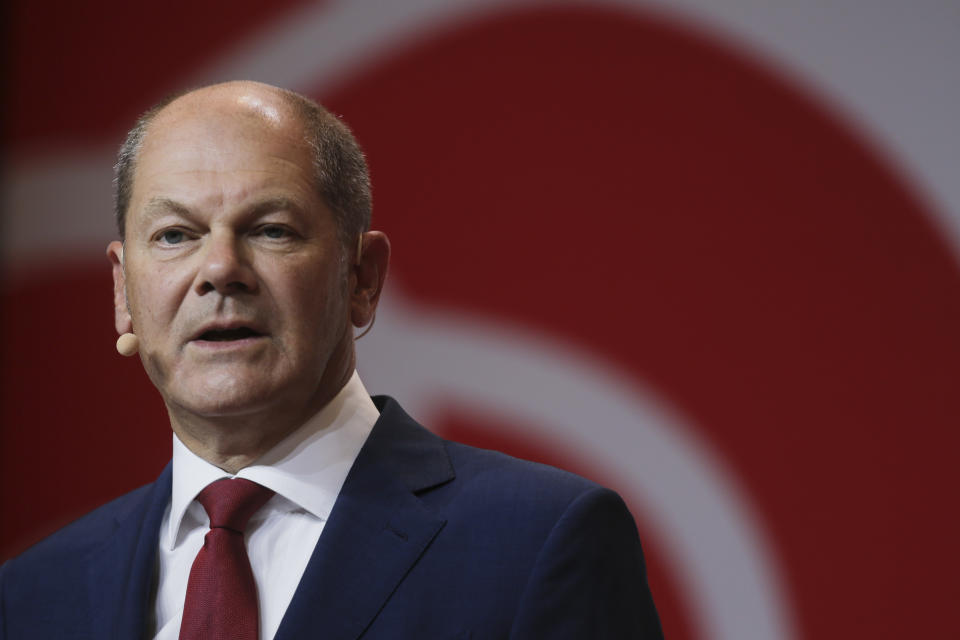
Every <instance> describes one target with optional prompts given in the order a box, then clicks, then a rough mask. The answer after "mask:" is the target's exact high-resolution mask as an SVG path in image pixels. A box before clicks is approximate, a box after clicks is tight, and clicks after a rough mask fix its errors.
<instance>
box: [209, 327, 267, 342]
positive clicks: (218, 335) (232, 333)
mask: <svg viewBox="0 0 960 640" xmlns="http://www.w3.org/2000/svg"><path fill="white" fill-rule="evenodd" d="M262 335H263V334H262V333H260V332H259V331H254V330H253V329H251V328H249V327H237V328H235V329H211V330H209V331H204V332H203V333H201V334H200V335H199V336H198V337H197V338H196V339H197V340H206V341H208V342H229V341H231V340H244V339H246V338H258V337H260V336H262Z"/></svg>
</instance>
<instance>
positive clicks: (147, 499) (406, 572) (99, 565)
mask: <svg viewBox="0 0 960 640" xmlns="http://www.w3.org/2000/svg"><path fill="white" fill-rule="evenodd" d="M375 400H376V401H377V406H378V408H380V410H381V417H380V419H379V420H378V422H377V424H376V426H375V427H374V429H373V431H372V433H371V435H370V438H369V439H368V441H367V442H366V444H365V445H364V447H363V449H362V451H361V452H360V455H359V456H358V458H357V460H356V462H355V464H354V465H353V468H352V469H351V471H350V474H349V476H348V477H347V480H346V482H345V483H344V486H343V489H342V491H341V493H340V496H339V498H338V499H337V502H336V504H335V506H334V508H333V511H332V513H331V515H330V519H329V521H328V522H327V524H326V526H325V528H324V531H323V535H322V536H320V541H319V542H318V544H317V547H316V549H315V550H314V552H313V555H312V557H311V559H310V562H309V564H308V566H307V569H306V572H305V573H304V576H303V579H302V580H301V582H300V585H299V587H298V589H297V591H296V593H295V595H294V597H293V600H292V602H291V603H290V606H289V608H288V609H287V612H286V615H285V616H284V618H283V621H282V623H281V625H280V628H279V630H278V632H277V635H276V638H277V640H293V639H295V638H325V639H327V640H354V639H356V638H361V637H362V638H364V639H365V640H369V639H373V638H416V639H418V640H420V639H425V638H476V639H480V638H577V639H580V640H582V639H584V638H644V639H646V638H661V637H662V634H661V631H660V624H659V621H658V619H657V614H656V611H655V609H654V605H653V600H652V598H651V595H650V591H649V588H648V587H647V581H646V575H645V568H644V561H643V557H642V554H641V551H640V542H639V540H638V538H637V531H636V527H635V526H634V522H633V519H632V517H631V516H630V513H629V512H628V511H627V509H626V507H625V506H624V504H623V502H622V501H621V500H620V498H619V497H618V496H617V495H616V494H615V493H613V492H612V491H610V490H608V489H604V488H602V487H600V486H597V485H595V484H593V483H591V482H589V481H587V480H584V479H582V478H579V477H577V476H574V475H572V474H569V473H566V472H563V471H560V470H557V469H553V468H551V467H546V466H543V465H537V464H534V463H530V462H525V461H521V460H516V459H514V458H510V457H508V456H505V455H503V454H500V453H496V452H492V451H484V450H479V449H474V448H471V447H467V446H465V445H461V444H457V443H453V442H449V441H445V440H442V439H441V438H438V437H437V436H435V435H433V434H431V433H429V432H428V431H426V430H425V429H424V428H423V427H421V426H420V425H418V424H417V423H416V422H414V421H413V420H412V419H411V418H410V417H409V416H407V415H406V413H404V411H403V410H402V409H401V408H400V406H399V405H398V404H397V403H396V402H395V401H393V400H392V399H390V398H385V397H380V398H375ZM170 486H171V485H170V467H169V465H168V466H167V468H166V469H165V470H164V471H163V473H162V474H161V475H160V477H159V478H158V479H157V481H156V482H154V483H153V484H150V485H147V486H145V487H141V488H140V489H137V490H136V491H133V492H132V493H129V494H127V495H125V496H123V497H121V498H119V499H117V500H115V501H113V502H111V503H109V504H107V505H105V506H103V507H101V508H99V509H97V510H96V511H94V512H92V513H90V514H88V515H87V516H85V517H84V518H81V519H80V520H78V521H77V522H75V523H73V524H71V525H69V526H68V527H66V528H65V529H62V530H61V531H59V532H58V533H56V534H54V535H53V536H51V537H49V538H47V539H46V540H44V541H43V542H40V543H39V544H37V545H36V546H34V547H32V548H31V549H29V550H28V551H26V552H25V553H23V554H22V555H20V556H18V557H16V558H14V559H12V560H10V561H9V562H7V563H6V564H5V565H4V566H3V567H2V569H0V638H3V639H4V640H15V639H20V638H56V639H58V640H67V639H71V638H77V639H80V638H97V639H99V638H118V639H124V640H126V639H130V638H140V637H143V635H144V630H145V628H146V625H147V623H148V620H149V619H150V615H151V609H152V598H153V595H152V589H153V583H154V581H155V563H156V549H157V545H158V536H159V527H160V521H161V519H162V517H163V512H164V510H165V507H166V505H167V502H168V501H169V499H170Z"/></svg>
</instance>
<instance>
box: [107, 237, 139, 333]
mask: <svg viewBox="0 0 960 640" xmlns="http://www.w3.org/2000/svg"><path fill="white" fill-rule="evenodd" d="M107 258H108V259H109V260H110V264H111V266H112V267H113V318H114V320H113V322H114V325H115V326H116V328H117V333H131V332H132V331H133V320H132V319H131V318H130V311H129V310H128V309H127V278H126V275H125V274H124V271H123V243H122V242H120V241H119V240H114V241H113V242H111V243H110V244H108V245H107Z"/></svg>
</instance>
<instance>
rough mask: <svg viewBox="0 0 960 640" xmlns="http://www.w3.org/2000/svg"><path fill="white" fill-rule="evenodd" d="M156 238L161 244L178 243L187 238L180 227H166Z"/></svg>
mask: <svg viewBox="0 0 960 640" xmlns="http://www.w3.org/2000/svg"><path fill="white" fill-rule="evenodd" d="M157 239H158V240H159V241H160V242H161V243H163V244H180V243H181V242H183V241H184V240H186V239H187V234H185V233H184V232H183V230H182V229H167V230H166V231H163V232H162V233H161V234H160V235H159V236H157Z"/></svg>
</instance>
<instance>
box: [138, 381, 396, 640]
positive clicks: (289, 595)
mask: <svg viewBox="0 0 960 640" xmlns="http://www.w3.org/2000/svg"><path fill="white" fill-rule="evenodd" d="M379 417H380V414H379V412H378V411H377V408H376V406H374V404H373V401H372V400H370V396H369V395H367V390H366V389H365V388H364V386H363V383H362V382H361V381H360V377H359V375H357V372H356V371H354V373H353V376H352V377H351V378H350V381H349V382H347V384H346V386H344V387H343V389H341V391H340V393H338V394H337V395H336V396H335V397H334V398H333V400H331V401H330V402H329V403H328V404H327V405H326V406H325V407H324V408H323V409H321V410H320V411H319V412H318V413H317V414H316V415H314V416H313V417H312V418H311V419H310V420H309V421H307V422H306V424H304V425H303V426H302V427H300V428H299V429H297V430H296V431H295V432H293V433H292V434H290V435H289V436H287V437H286V438H285V439H284V440H282V441H281V442H280V443H279V444H277V445H276V446H275V447H273V448H272V449H271V450H270V451H269V452H267V453H266V454H265V455H264V456H262V457H261V458H260V459H258V460H257V461H256V462H255V463H253V464H252V465H250V466H248V467H244V468H243V469H241V470H240V472H239V473H237V475H236V476H231V475H230V474H229V473H227V472H226V471H224V470H223V469H220V468H218V467H215V466H214V465H212V464H210V463H209V462H207V461H205V460H203V459H202V458H200V457H198V456H196V455H195V454H194V453H193V452H191V451H190V450H189V449H187V447H186V446H185V445H184V444H183V443H182V442H180V439H179V438H178V437H177V436H176V435H174V436H173V493H172V494H171V498H170V504H169V505H168V506H167V510H166V512H165V514H164V516H163V522H162V523H161V525H160V549H159V553H158V569H157V570H158V583H157V584H158V586H157V598H156V602H155V603H154V616H155V618H154V623H155V626H154V632H155V633H154V638H156V639H157V640H176V639H177V637H178V636H179V635H180V621H181V620H182V618H183V603H184V598H185V596H186V593H187V580H188V578H189V576H190V567H191V566H192V565H193V560H194V558H196V556H197V552H198V551H200V548H201V547H202V546H203V538H204V536H205V535H206V534H207V531H209V528H210V520H209V518H208V517H207V513H206V511H204V509H203V506H202V505H201V504H200V503H199V502H197V501H196V500H195V498H196V497H197V494H199V493H200V491H202V490H203V489H204V487H206V486H207V485H208V484H210V483H211V482H214V481H215V480H219V479H220V478H229V477H237V478H246V479H248V480H252V481H253V482H256V483H259V484H261V485H263V486H265V487H267V488H269V489H272V490H273V491H275V492H276V495H275V496H273V497H272V498H270V500H268V501H267V503H266V504H265V505H264V506H263V507H262V508H261V509H260V510H259V511H258V512H257V513H255V514H254V515H253V517H252V518H250V523H249V524H248V525H247V530H246V532H245V533H244V540H245V541H246V544H247V554H248V555H249V556H250V566H251V568H252V569H253V577H254V580H255V581H256V584H257V597H258V599H259V603H260V640H272V638H273V637H274V635H275V634H276V632H277V628H278V627H279V626H280V620H281V619H282V618H283V614H284V613H285V612H286V610H287V607H288V606H289V604H290V601H291V600H292V599H293V593H294V591H296V589H297V585H298V584H300V578H301V576H303V572H304V569H306V566H307V562H308V561H309V560H310V555H311V554H312V553H313V548H314V547H315V546H316V544H317V540H319V538H320V534H321V533H322V532H323V526H324V524H325V523H326V521H327V518H329V516H330V511H331V509H333V503H334V502H335V501H336V499H337V496H338V495H339V493H340V488H341V487H342V486H343V482H344V480H345V479H346V477H347V473H348V472H349V471H350V467H351V466H352V465H353V462H354V460H355V459H356V457H357V454H358V453H359V452H360V448H361V447H362V446H363V443H364V442H365V441H366V439H367V436H368V435H370V430H371V429H372V428H373V424H374V422H376V421H377V418H379Z"/></svg>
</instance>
